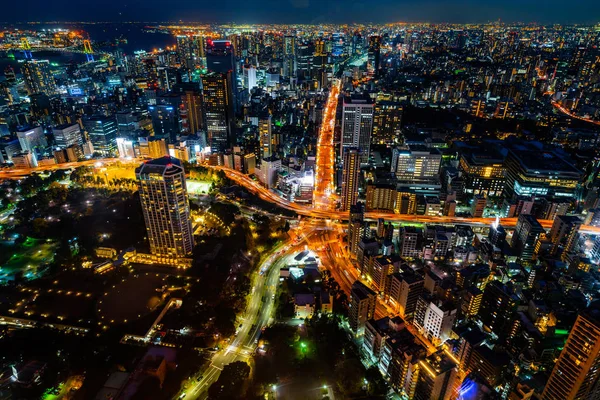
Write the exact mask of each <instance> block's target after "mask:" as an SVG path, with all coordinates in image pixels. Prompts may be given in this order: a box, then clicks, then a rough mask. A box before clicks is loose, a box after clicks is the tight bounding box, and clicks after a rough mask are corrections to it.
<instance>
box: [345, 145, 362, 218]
mask: <svg viewBox="0 0 600 400" xmlns="http://www.w3.org/2000/svg"><path fill="white" fill-rule="evenodd" d="M359 172H360V153H359V151H358V149H355V148H350V149H346V151H345V152H344V171H343V176H342V208H341V210H342V211H348V210H350V207H351V206H353V205H354V204H356V201H357V200H358V185H359V180H358V179H359Z"/></svg>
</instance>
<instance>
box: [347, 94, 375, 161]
mask: <svg viewBox="0 0 600 400" xmlns="http://www.w3.org/2000/svg"><path fill="white" fill-rule="evenodd" d="M373 107H374V104H373V100H371V98H370V97H369V95H367V94H364V95H354V96H351V97H344V105H343V115H342V140H341V144H340V146H341V147H340V153H341V154H344V150H345V149H347V148H349V147H356V148H358V150H359V151H360V162H361V163H367V162H368V161H369V150H370V146H371V133H372V131H373Z"/></svg>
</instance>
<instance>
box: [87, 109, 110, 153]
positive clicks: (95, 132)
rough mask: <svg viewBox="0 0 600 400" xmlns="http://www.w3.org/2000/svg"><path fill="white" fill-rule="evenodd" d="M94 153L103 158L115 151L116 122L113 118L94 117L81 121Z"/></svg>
mask: <svg viewBox="0 0 600 400" xmlns="http://www.w3.org/2000/svg"><path fill="white" fill-rule="evenodd" d="M83 126H84V128H85V130H86V131H87V133H88V136H89V138H90V141H91V142H92V146H94V151H95V152H98V153H100V154H102V155H104V156H109V155H114V154H115V153H116V151H117V121H116V120H115V119H114V118H113V117H105V116H96V117H89V118H85V119H84V120H83Z"/></svg>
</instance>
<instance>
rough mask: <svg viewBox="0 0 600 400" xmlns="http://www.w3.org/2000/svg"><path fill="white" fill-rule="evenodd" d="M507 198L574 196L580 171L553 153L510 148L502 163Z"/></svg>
mask: <svg viewBox="0 0 600 400" xmlns="http://www.w3.org/2000/svg"><path fill="white" fill-rule="evenodd" d="M504 166H505V168H506V185H505V192H506V195H507V196H509V197H510V196H513V197H516V196H537V197H563V198H569V197H574V195H575V193H576V190H577V185H578V183H579V181H580V179H581V177H582V172H581V171H580V170H578V169H577V168H576V167H575V166H573V165H572V164H571V163H570V162H568V161H567V160H565V159H564V158H563V157H561V156H559V155H558V154H557V153H556V152H554V151H549V150H540V149H536V148H525V149H524V148H522V147H521V148H518V149H510V150H509V152H508V155H507V156H506V159H505V160H504Z"/></svg>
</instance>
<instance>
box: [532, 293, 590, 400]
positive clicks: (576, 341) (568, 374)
mask: <svg viewBox="0 0 600 400" xmlns="http://www.w3.org/2000/svg"><path fill="white" fill-rule="evenodd" d="M599 377H600V304H599V303H598V301H595V302H593V303H592V304H591V305H590V306H589V307H588V308H587V309H586V310H585V311H583V312H582V313H581V314H580V315H579V316H578V317H577V320H576V321H575V325H574V326H573V328H572V329H571V332H570V333H569V337H568V338H567V343H566V344H565V347H564V348H563V350H562V352H561V353H560V356H559V357H558V362H556V364H555V365H554V368H553V369H552V374H551V375H550V379H548V383H546V387H545V388H544V392H543V394H542V399H543V400H563V399H581V400H583V399H596V398H598V396H599V395H600V387H599V382H598V378H599Z"/></svg>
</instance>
